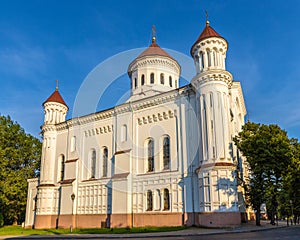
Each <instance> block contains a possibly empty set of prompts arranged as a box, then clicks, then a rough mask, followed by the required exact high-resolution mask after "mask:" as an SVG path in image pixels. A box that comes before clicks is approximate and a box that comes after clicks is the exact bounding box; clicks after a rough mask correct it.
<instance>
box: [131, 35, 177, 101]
mask: <svg viewBox="0 0 300 240" xmlns="http://www.w3.org/2000/svg"><path fill="white" fill-rule="evenodd" d="M180 71H181V68H180V65H179V63H178V62H177V61H176V60H175V59H174V58H173V57H171V56H170V55H169V54H168V53H167V52H166V51H164V50H163V49H162V48H160V46H159V45H158V44H157V43H156V37H155V36H154V34H153V36H152V43H151V45H150V46H149V47H148V48H147V49H146V50H145V51H143V52H142V53H141V54H140V55H139V56H138V57H137V58H136V59H134V60H133V61H132V62H131V63H130V65H129V67H128V75H129V77H130V79H131V97H130V98H129V100H128V101H134V100H138V99H141V98H144V97H150V96H153V95H156V94H159V93H163V92H167V91H170V90H172V89H176V88H178V85H179V82H178V81H179V77H180Z"/></svg>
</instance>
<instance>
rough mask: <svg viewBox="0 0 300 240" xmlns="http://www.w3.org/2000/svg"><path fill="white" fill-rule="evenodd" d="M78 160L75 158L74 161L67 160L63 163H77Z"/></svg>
mask: <svg viewBox="0 0 300 240" xmlns="http://www.w3.org/2000/svg"><path fill="white" fill-rule="evenodd" d="M78 159H79V158H75V159H68V160H66V161H65V163H72V162H77V160H78Z"/></svg>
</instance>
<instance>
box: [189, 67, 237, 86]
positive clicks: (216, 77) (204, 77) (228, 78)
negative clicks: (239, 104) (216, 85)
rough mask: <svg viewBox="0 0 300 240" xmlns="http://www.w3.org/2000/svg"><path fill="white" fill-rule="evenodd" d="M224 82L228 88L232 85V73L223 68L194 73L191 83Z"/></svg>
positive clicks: (199, 84)
mask: <svg viewBox="0 0 300 240" xmlns="http://www.w3.org/2000/svg"><path fill="white" fill-rule="evenodd" d="M218 81H219V82H224V83H226V84H227V85H228V87H229V88H231V87H232V75H231V73H230V72H228V71H224V70H208V71H204V72H202V73H200V74H198V75H196V76H195V77H194V78H193V79H192V82H193V85H196V86H197V85H198V86H201V85H204V84H206V83H209V82H218Z"/></svg>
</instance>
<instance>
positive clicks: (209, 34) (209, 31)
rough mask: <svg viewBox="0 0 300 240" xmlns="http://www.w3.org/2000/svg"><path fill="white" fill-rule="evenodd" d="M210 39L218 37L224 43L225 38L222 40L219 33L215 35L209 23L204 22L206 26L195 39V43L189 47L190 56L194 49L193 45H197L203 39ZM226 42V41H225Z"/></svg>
mask: <svg viewBox="0 0 300 240" xmlns="http://www.w3.org/2000/svg"><path fill="white" fill-rule="evenodd" d="M210 37H218V38H222V39H224V40H225V41H226V39H225V38H223V37H222V36H221V35H220V34H219V33H217V32H216V31H215V30H214V29H213V28H212V27H211V26H210V25H209V21H206V26H205V28H204V29H203V31H202V32H201V34H200V36H199V37H198V38H197V40H196V42H195V43H194V44H193V46H192V47H191V55H192V49H193V48H194V46H195V45H197V44H198V43H199V42H201V41H202V40H203V39H206V38H210ZM226 42H227V41H226Z"/></svg>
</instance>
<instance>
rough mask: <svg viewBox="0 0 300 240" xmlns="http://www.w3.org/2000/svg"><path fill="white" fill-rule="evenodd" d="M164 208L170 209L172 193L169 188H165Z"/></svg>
mask: <svg viewBox="0 0 300 240" xmlns="http://www.w3.org/2000/svg"><path fill="white" fill-rule="evenodd" d="M164 210H170V193H169V189H167V188H165V189H164Z"/></svg>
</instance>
